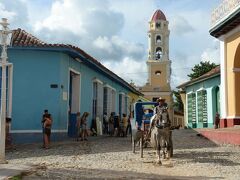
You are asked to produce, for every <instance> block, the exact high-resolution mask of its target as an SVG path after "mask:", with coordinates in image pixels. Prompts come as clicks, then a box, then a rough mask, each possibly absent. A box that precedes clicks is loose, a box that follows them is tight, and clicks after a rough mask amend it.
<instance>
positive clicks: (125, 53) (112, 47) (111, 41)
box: [93, 36, 145, 62]
mask: <svg viewBox="0 0 240 180" xmlns="http://www.w3.org/2000/svg"><path fill="white" fill-rule="evenodd" d="M93 46H94V47H95V48H96V49H95V50H98V52H100V54H99V55H98V56H100V55H101V57H102V58H103V59H104V60H105V61H122V60H123V59H124V58H131V59H134V60H139V61H141V62H142V61H143V57H144V56H145V51H144V47H143V45H141V44H136V43H132V42H128V41H125V40H123V39H121V38H120V37H119V36H112V37H111V38H108V37H98V38H97V39H96V40H95V41H94V42H93Z"/></svg>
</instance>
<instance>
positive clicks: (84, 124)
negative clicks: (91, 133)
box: [81, 112, 89, 141]
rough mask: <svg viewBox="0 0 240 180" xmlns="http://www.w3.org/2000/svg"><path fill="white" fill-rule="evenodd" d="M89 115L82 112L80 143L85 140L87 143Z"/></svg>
mask: <svg viewBox="0 0 240 180" xmlns="http://www.w3.org/2000/svg"><path fill="white" fill-rule="evenodd" d="M88 115H89V113H88V112H84V113H83V115H82V118H81V127H82V132H81V141H83V140H85V141H87V117H88Z"/></svg>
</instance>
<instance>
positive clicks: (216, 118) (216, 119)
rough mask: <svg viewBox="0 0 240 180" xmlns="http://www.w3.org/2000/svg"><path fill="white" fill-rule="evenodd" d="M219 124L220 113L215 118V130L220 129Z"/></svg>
mask: <svg viewBox="0 0 240 180" xmlns="http://www.w3.org/2000/svg"><path fill="white" fill-rule="evenodd" d="M219 123H220V115H219V113H218V112H217V113H216V116H215V122H214V128H215V129H218V128H219Z"/></svg>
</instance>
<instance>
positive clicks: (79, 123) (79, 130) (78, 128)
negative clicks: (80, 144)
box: [76, 112, 81, 141]
mask: <svg viewBox="0 0 240 180" xmlns="http://www.w3.org/2000/svg"><path fill="white" fill-rule="evenodd" d="M76 129H77V139H76V141H78V138H79V136H80V135H81V113H80V112H77V122H76Z"/></svg>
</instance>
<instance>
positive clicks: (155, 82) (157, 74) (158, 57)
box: [147, 10, 171, 91]
mask: <svg viewBox="0 0 240 180" xmlns="http://www.w3.org/2000/svg"><path fill="white" fill-rule="evenodd" d="M169 34H170V31H169V29H168V21H167V19H166V17H165V15H164V13H163V12H162V11H161V10H157V11H156V12H155V13H154V14H153V16H152V18H151V20H150V22H149V31H148V44H149V49H148V60H147V67H148V84H149V85H150V86H152V87H154V88H159V89H160V90H161V91H170V73H171V67H170V66H171V61H170V60H169Z"/></svg>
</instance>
